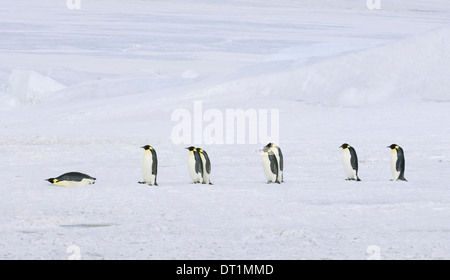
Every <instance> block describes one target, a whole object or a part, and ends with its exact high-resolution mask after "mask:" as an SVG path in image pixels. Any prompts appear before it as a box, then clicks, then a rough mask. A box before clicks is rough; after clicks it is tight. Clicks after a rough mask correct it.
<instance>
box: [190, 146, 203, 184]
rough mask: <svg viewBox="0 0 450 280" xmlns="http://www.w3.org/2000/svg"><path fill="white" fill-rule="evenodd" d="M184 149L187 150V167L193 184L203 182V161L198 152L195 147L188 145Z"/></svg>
mask: <svg viewBox="0 0 450 280" xmlns="http://www.w3.org/2000/svg"><path fill="white" fill-rule="evenodd" d="M186 149H188V150H189V154H188V169H189V175H190V176H191V179H192V181H193V182H194V184H197V183H203V162H202V158H201V157H200V152H199V151H198V149H197V148H195V147H193V146H190V147H187V148H186Z"/></svg>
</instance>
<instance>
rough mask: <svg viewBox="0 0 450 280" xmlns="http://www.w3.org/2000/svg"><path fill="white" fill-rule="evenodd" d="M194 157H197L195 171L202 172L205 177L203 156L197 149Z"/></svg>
mask: <svg viewBox="0 0 450 280" xmlns="http://www.w3.org/2000/svg"><path fill="white" fill-rule="evenodd" d="M194 157H195V172H196V173H200V174H201V175H202V178H203V164H202V158H201V157H200V152H199V151H198V150H197V149H196V150H195V151H194Z"/></svg>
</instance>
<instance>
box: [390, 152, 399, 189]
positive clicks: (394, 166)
mask: <svg viewBox="0 0 450 280" xmlns="http://www.w3.org/2000/svg"><path fill="white" fill-rule="evenodd" d="M397 160H398V158H397V150H395V149H392V156H391V172H392V176H394V181H397V180H398V177H400V171H397Z"/></svg>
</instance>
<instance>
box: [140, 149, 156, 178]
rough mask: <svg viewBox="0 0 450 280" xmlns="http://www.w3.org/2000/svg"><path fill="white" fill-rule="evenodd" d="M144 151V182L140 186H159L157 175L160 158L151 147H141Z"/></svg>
mask: <svg viewBox="0 0 450 280" xmlns="http://www.w3.org/2000/svg"><path fill="white" fill-rule="evenodd" d="M141 148H142V149H144V158H143V159H142V177H143V178H144V181H140V182H139V184H148V185H150V186H157V185H158V184H157V183H156V174H157V173H158V157H157V156H156V151H155V149H154V148H153V147H152V146H150V145H145V146H142V147H141Z"/></svg>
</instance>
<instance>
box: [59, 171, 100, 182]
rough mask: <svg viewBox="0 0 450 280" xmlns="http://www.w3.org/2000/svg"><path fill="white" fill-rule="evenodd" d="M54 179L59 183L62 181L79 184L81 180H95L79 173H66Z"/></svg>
mask: <svg viewBox="0 0 450 280" xmlns="http://www.w3.org/2000/svg"><path fill="white" fill-rule="evenodd" d="M56 179H58V180H59V181H62V180H64V181H74V182H81V181H82V180H83V179H92V180H97V179H96V178H94V177H91V176H89V175H87V174H84V173H80V172H68V173H65V174H63V175H61V176H58V177H56Z"/></svg>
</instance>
